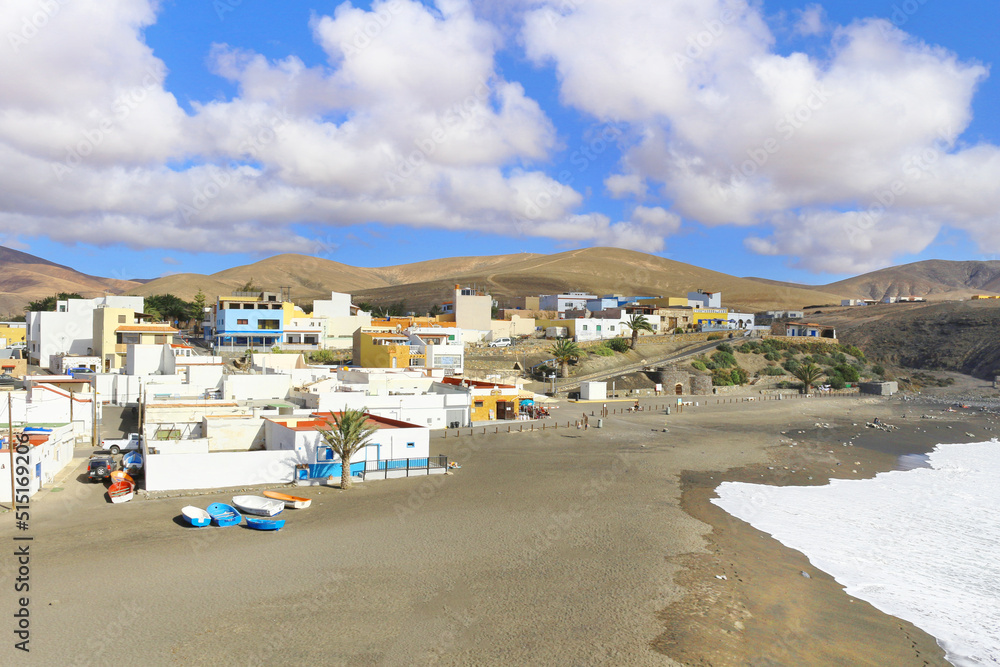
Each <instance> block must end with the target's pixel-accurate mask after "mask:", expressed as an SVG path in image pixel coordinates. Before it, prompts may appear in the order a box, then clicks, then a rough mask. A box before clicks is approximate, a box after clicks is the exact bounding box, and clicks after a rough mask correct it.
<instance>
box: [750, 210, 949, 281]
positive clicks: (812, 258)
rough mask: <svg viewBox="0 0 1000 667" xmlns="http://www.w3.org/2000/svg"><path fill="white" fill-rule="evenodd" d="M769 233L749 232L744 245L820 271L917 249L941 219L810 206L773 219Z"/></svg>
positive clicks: (848, 269)
mask: <svg viewBox="0 0 1000 667" xmlns="http://www.w3.org/2000/svg"><path fill="white" fill-rule="evenodd" d="M771 223H772V225H773V231H772V234H771V236H770V237H769V238H760V237H755V236H751V237H748V238H747V239H746V241H745V244H746V246H747V247H748V248H749V249H750V250H752V251H753V252H756V253H758V254H761V255H779V256H786V257H789V258H790V259H791V260H792V265H793V266H794V267H795V268H800V269H805V270H808V271H813V272H816V273H834V274H837V273H855V274H858V273H865V272H868V271H873V270H875V269H879V268H883V267H885V266H888V265H890V264H892V263H893V259H894V258H896V257H898V256H900V255H902V254H907V253H918V252H920V251H921V250H923V249H924V248H926V247H927V246H928V245H929V244H930V243H931V242H932V241H933V240H934V239H935V237H936V236H937V235H938V232H939V231H940V229H941V224H940V223H938V222H935V221H933V220H930V219H927V218H921V217H916V216H913V215H908V214H905V213H897V212H890V213H883V214H869V213H865V212H858V211H848V212H844V213H838V212H834V211H807V212H803V213H800V214H798V215H792V214H785V215H780V216H777V217H776V218H774V219H773V220H772V221H771Z"/></svg>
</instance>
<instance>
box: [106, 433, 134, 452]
mask: <svg viewBox="0 0 1000 667" xmlns="http://www.w3.org/2000/svg"><path fill="white" fill-rule="evenodd" d="M101 449H106V450H108V451H109V452H111V453H112V454H118V453H119V452H122V451H127V450H130V449H139V434H138V433H129V434H128V437H127V438H122V439H120V440H101Z"/></svg>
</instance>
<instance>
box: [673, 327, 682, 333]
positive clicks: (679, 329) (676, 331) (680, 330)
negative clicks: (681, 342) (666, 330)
mask: <svg viewBox="0 0 1000 667" xmlns="http://www.w3.org/2000/svg"><path fill="white" fill-rule="evenodd" d="M674 333H675V334H679V333H684V329H681V328H680V327H677V328H676V329H674Z"/></svg>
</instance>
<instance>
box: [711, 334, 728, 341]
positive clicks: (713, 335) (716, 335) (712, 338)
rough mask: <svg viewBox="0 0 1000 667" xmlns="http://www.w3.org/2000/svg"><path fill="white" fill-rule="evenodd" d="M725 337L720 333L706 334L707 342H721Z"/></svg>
mask: <svg viewBox="0 0 1000 667" xmlns="http://www.w3.org/2000/svg"><path fill="white" fill-rule="evenodd" d="M724 338H725V336H723V335H722V334H720V333H714V334H708V340H722V339H724Z"/></svg>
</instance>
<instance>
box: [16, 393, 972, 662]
mask: <svg viewBox="0 0 1000 667" xmlns="http://www.w3.org/2000/svg"><path fill="white" fill-rule="evenodd" d="M712 400H714V399H712ZM650 402H652V401H650ZM590 407H594V406H590ZM937 410H938V411H940V406H938V408H937ZM580 411H581V407H580V406H579V405H572V404H571V405H564V407H561V408H559V409H557V410H556V411H555V412H556V413H560V412H561V413H564V414H565V415H577V414H579V412H580ZM904 412H908V413H909V414H908V415H907V419H905V420H904V419H902V418H901V417H900V415H901V414H903V413H904ZM918 412H919V410H918V409H917V408H916V407H915V406H913V405H909V404H903V403H899V402H890V403H887V402H886V401H885V400H884V399H858V398H847V399H800V400H793V401H780V402H777V401H776V402H765V403H759V402H753V403H745V404H737V405H708V406H702V407H699V408H697V409H687V410H685V412H684V413H683V414H676V413H675V414H673V415H671V416H665V415H663V414H662V413H660V412H654V411H649V412H643V413H639V414H636V415H612V416H610V417H608V418H607V419H606V420H605V424H604V425H605V428H603V429H595V428H591V429H590V430H589V431H582V430H577V429H565V428H560V429H558V430H551V429H547V430H546V431H544V432H537V431H536V432H534V433H520V434H517V433H515V434H510V435H507V434H500V435H492V434H489V435H485V436H484V435H476V436H472V437H470V436H468V435H463V436H462V437H458V438H454V437H453V438H449V439H447V440H445V439H440V438H434V439H432V441H431V443H432V444H431V447H432V453H444V454H447V455H448V456H449V457H450V458H451V459H453V460H456V461H458V462H459V463H460V464H461V465H462V468H461V469H460V470H457V471H455V474H452V475H448V476H437V477H431V478H411V479H403V480H390V481H379V482H368V483H362V484H359V485H357V486H356V487H355V488H354V489H352V490H351V491H349V492H341V491H339V490H338V489H332V488H320V487H316V488H304V489H300V491H301V494H300V495H305V496H309V497H312V498H313V499H314V501H313V507H311V508H310V509H308V510H303V511H298V512H295V511H292V510H289V511H286V512H285V513H284V514H283V515H282V516H285V517H286V518H287V519H288V523H287V526H286V528H285V529H284V530H282V531H280V532H279V533H276V534H264V533H258V532H255V531H251V530H248V529H245V528H243V527H233V528H227V529H220V528H211V529H201V530H195V529H192V528H189V527H187V526H186V525H185V524H183V523H182V522H181V521H180V519H179V513H180V509H181V507H182V506H184V505H186V504H195V505H199V506H202V507H204V506H205V505H207V504H208V503H210V502H215V501H225V502H228V501H229V500H230V499H231V496H232V495H233V494H232V493H217V494H209V495H200V496H196V497H192V498H165V499H157V500H136V501H133V502H131V503H128V504H126V505H114V506H113V505H110V504H108V503H107V502H106V501H105V500H104V497H103V492H104V487H103V486H100V485H93V486H92V485H87V484H81V483H78V482H77V481H76V480H72V481H70V482H69V483H68V484H67V485H66V488H65V489H64V490H63V491H61V492H58V493H48V494H46V496H45V497H44V498H43V499H41V500H40V501H39V502H37V503H35V504H33V505H32V528H31V535H32V537H33V538H34V540H33V542H32V543H31V549H32V552H31V553H32V570H31V593H30V598H31V604H30V609H31V645H30V646H31V653H30V662H31V663H34V664H52V665H55V664H60V665H85V664H95V665H96V664H111V663H114V664H120V665H131V664H136V665H138V664H143V665H150V664H157V665H158V664H164V665H170V664H178V665H181V664H206V665H208V664H211V665H230V664H232V665H258V664H259V665H265V664H266V665H301V664H309V663H315V664H329V665H412V664H440V665H469V664H481V665H494V664H497V665H515V664H539V665H543V664H544V665H674V664H688V665H745V664H754V665H762V664H773V665H779V664H789V665H793V664H794V665H805V664H810V665H812V664H816V665H826V664H830V665H834V664H843V665H859V664H872V665H876V664H879V665H885V664H893V665H918V666H919V665H927V664H931V665H938V664H945V663H944V662H943V657H942V655H943V654H942V652H941V651H940V649H938V648H937V646H936V645H935V643H934V640H933V638H931V637H929V636H927V635H926V634H924V633H922V632H921V631H919V630H917V629H916V628H914V627H913V626H911V625H909V624H906V623H903V622H902V621H899V620H898V619H895V618H893V617H891V616H887V615H884V614H881V613H880V612H878V611H876V610H875V609H874V608H872V607H871V606H870V605H867V604H866V603H864V602H861V601H858V600H854V599H852V598H850V597H849V596H847V595H846V594H845V593H844V592H843V590H842V589H841V588H840V587H839V586H838V585H837V584H836V583H835V582H833V581H832V580H831V579H830V578H829V577H827V576H826V575H824V574H823V573H822V572H820V571H818V570H816V569H815V568H812V567H811V566H810V565H809V564H808V561H806V559H805V558H804V557H803V556H801V554H798V552H794V551H791V550H788V549H785V548H784V547H782V546H781V545H780V544H778V543H777V542H775V541H774V540H772V539H771V538H769V537H768V536H766V535H763V534H761V533H759V532H758V531H755V530H754V529H752V528H751V527H749V526H748V525H747V524H744V523H742V522H739V521H737V520H735V519H732V518H730V517H728V515H726V514H725V513H724V512H722V511H721V510H720V509H719V508H717V507H714V506H713V505H711V504H710V503H708V499H709V498H710V497H711V493H712V491H711V489H712V488H714V486H715V485H717V483H718V482H721V481H722V480H723V479H744V480H747V481H750V480H751V479H753V480H757V481H767V482H769V483H822V482H823V480H824V479H825V478H824V475H826V476H829V475H839V476H871V475H872V474H874V473H875V472H876V471H878V470H885V469H890V468H892V466H893V465H894V462H895V458H896V457H895V455H894V454H893V453H890V450H891V449H892V447H893V446H894V445H893V443H902V442H904V440H905V441H906V442H908V443H912V442H916V444H917V446H918V447H920V446H927V447H929V446H932V445H933V444H936V442H940V441H941V440H942V439H943V440H945V441H954V442H959V441H967V440H970V438H968V437H967V436H966V435H965V433H966V432H973V433H974V434H975V435H977V436H986V439H988V437H989V435H988V434H987V432H986V431H985V429H986V428H987V426H988V422H986V421H984V420H980V421H982V423H981V424H980V423H979V422H977V421H976V419H977V417H976V416H975V415H971V414H965V413H962V414H958V415H955V416H954V421H945V419H941V420H920V419H919V416H918ZM873 416H880V417H881V418H882V419H883V420H884V421H892V422H893V423H899V424H901V425H902V426H903V427H904V429H906V430H905V431H899V432H896V433H891V434H883V433H874V434H872V433H864V437H865V438H866V439H871V440H872V442H871V443H867V442H866V444H874V445H875V446H879V443H880V442H881V449H882V450H883V451H881V452H880V451H876V450H875V449H871V450H869V449H864V448H862V447H861V446H860V443H861V440H860V439H858V438H856V437H855V443H856V444H855V445H854V446H851V447H846V446H844V445H843V442H845V441H847V440H848V439H849V438H850V437H851V436H852V435H856V434H857V433H858V432H859V431H861V432H864V431H865V429H864V428H863V425H864V422H865V421H866V420H868V419H870V418H871V417H873ZM567 418H568V417H565V416H564V417H562V419H563V420H565V419H567ZM594 421H595V420H593V419H592V420H591V423H592V424H593V423H594ZM817 424H820V425H821V426H816V425H817ZM854 424H860V428H859V427H858V426H854ZM909 424H912V426H910V427H908V425H909ZM948 426H952V428H951V429H948V428H947V427H948ZM664 427H666V428H667V429H668V432H666V433H664V432H662V429H663V428H664ZM800 431H801V432H800ZM924 431H927V432H926V433H925V432H924ZM782 432H784V434H782ZM465 433H468V432H465ZM914 438H916V439H917V440H913V439H914ZM920 438H925V439H924V440H920ZM790 443H796V444H795V446H789V444H790ZM912 446H913V445H912V444H908V445H907V449H908V450H910V449H912ZM831 452H832V453H831ZM837 463H840V464H841V465H837ZM786 467H787V470H786ZM725 471H729V472H725ZM853 471H856V472H853ZM809 477H812V478H813V479H812V480H809V479H808V478H809ZM4 532H5V534H7V535H10V533H11V532H13V531H12V529H11V528H10V526H9V524H8V525H7V526H5V527H4ZM0 567H2V568H3V569H4V573H5V577H4V578H5V580H7V581H9V580H10V574H11V572H12V569H11V568H12V560H11V559H10V558H9V557H8V558H7V559H5V560H4V562H3V563H2V564H0ZM802 572H806V573H807V574H809V577H808V578H807V577H805V576H802V574H801V573H802ZM721 576H725V579H720V578H717V577H721ZM4 599H5V602H4V604H5V608H6V609H8V610H9V611H10V612H11V613H12V610H13V608H14V604H15V602H14V599H13V593H11V592H10V591H9V588H8V592H7V594H6V595H5V596H4ZM7 617H8V619H10V618H11V617H10V615H9V613H8V614H7ZM2 651H3V652H2V653H0V655H3V662H4V664H15V661H21V662H26V661H27V660H26V658H28V656H27V655H25V654H22V653H19V652H15V651H13V640H11V641H8V642H7V644H6V645H5V646H4V647H3V649H2Z"/></svg>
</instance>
